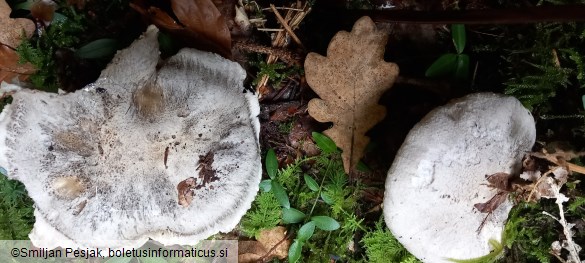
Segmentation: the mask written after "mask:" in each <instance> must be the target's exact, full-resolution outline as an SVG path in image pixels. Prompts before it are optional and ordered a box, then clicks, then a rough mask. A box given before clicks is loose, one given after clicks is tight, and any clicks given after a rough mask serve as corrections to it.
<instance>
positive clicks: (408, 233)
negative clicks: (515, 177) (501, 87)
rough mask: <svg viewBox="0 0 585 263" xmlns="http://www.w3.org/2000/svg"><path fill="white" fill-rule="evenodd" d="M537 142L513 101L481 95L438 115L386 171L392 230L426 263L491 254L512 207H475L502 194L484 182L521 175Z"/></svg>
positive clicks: (422, 123)
mask: <svg viewBox="0 0 585 263" xmlns="http://www.w3.org/2000/svg"><path fill="white" fill-rule="evenodd" d="M535 139H536V128H535V125H534V118H533V117H532V115H531V114H530V112H529V111H528V110H527V109H526V108H524V107H523V106H522V104H521V103H520V102H519V101H518V100H517V99H515V98H514V97H510V96H504V95H499V94H494V93H476V94H471V95H468V96H465V97H463V98H460V99H456V100H453V101H451V102H450V103H448V104H447V105H445V106H442V107H439V108H436V109H434V110H433V111H431V112H430V113H429V114H427V116H425V117H424V118H423V119H422V120H421V121H420V122H419V123H418V124H417V125H416V126H415V127H414V128H413V129H412V130H411V131H410V133H409V134H408V136H407V137H406V140H405V141H404V143H403V144H402V147H401V148H400V150H399V151H398V153H397V154H396V157H395V159H394V163H393V164H392V167H391V168H390V170H389V171H388V177H387V179H386V192H385V197H384V218H385V220H386V223H387V225H388V227H389V228H390V230H391V231H392V233H393V234H394V236H396V238H397V239H398V241H400V242H401V243H402V244H403V245H404V247H405V248H406V249H407V250H408V251H410V252H411V253H412V254H413V255H414V256H415V257H417V258H418V259H420V260H422V261H423V262H431V263H435V262H451V261H450V260H448V259H449V258H452V259H470V258H476V257H480V256H484V255H486V254H488V253H490V250H492V249H493V248H492V247H490V239H493V240H496V241H500V240H501V237H502V231H503V228H504V222H505V221H506V218H507V216H508V212H509V211H510V209H511V208H512V203H511V202H510V201H505V202H503V203H502V204H501V205H500V206H499V207H498V208H497V209H495V210H494V211H493V213H491V214H490V215H488V214H487V213H481V212H479V211H478V210H477V209H476V208H474V205H475V204H477V203H485V202H488V201H489V200H490V199H491V198H492V197H494V196H495V195H496V193H497V192H498V191H497V189H494V188H491V187H489V186H488V181H487V180H486V175H491V174H495V173H509V174H512V173H513V172H517V171H518V169H519V168H520V166H521V161H522V157H523V156H524V155H525V153H526V152H527V151H530V150H531V148H532V146H533V145H534V141H535ZM484 219H486V220H485V222H483V221H484ZM482 222H483V224H482Z"/></svg>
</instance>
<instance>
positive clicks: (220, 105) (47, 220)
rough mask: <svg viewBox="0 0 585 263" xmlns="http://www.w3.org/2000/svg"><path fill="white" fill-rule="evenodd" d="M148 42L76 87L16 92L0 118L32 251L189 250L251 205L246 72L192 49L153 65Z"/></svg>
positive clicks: (151, 35)
mask: <svg viewBox="0 0 585 263" xmlns="http://www.w3.org/2000/svg"><path fill="white" fill-rule="evenodd" d="M157 35H158V30H157V29H156V28H155V27H150V28H149V29H148V30H147V32H146V33H145V34H144V36H143V37H142V38H141V39H139V40H137V41H136V42H134V43H133V44H132V45H131V46H130V47H129V48H127V49H125V50H123V51H121V52H119V53H118V54H117V55H116V57H115V58H114V60H113V61H112V62H111V63H110V65H109V66H108V67H107V68H106V69H105V70H104V71H103V72H102V74H101V76H100V78H99V79H98V81H97V82H96V83H95V84H93V85H90V86H89V87H87V88H85V89H84V90H81V91H77V92H75V93H71V94H64V95H58V94H51V93H45V92H40V91H31V90H21V91H18V92H16V93H15V94H14V95H13V98H14V101H13V103H12V104H11V105H9V106H8V107H6V108H5V109H4V111H3V112H2V114H1V115H0V149H1V154H0V166H2V167H4V168H6V170H7V171H8V177H10V178H13V179H16V180H19V181H21V182H23V183H24V185H25V186H26V189H27V191H28V193H29V195H30V196H31V198H32V199H33V200H34V202H35V217H36V222H35V225H34V229H33V231H32V232H31V234H30V238H31V240H32V241H33V243H34V244H35V245H37V246H42V247H49V248H52V247H56V246H64V247H67V246H68V247H72V246H80V247H104V248H105V247H138V246H141V245H142V244H143V243H144V242H145V241H147V240H148V239H149V238H152V239H154V240H157V241H159V242H161V243H163V244H184V245H188V244H195V243H197V242H198V241H199V240H201V239H204V238H207V237H208V236H210V235H212V234H215V233H217V232H219V231H222V232H227V231H230V230H231V229H232V228H233V227H234V226H235V225H236V224H237V223H238V221H239V220H240V218H241V217H242V215H243V214H244V213H245V212H246V210H247V209H248V208H249V207H250V205H251V202H252V201H253V199H254V196H255V194H256V192H257V190H258V184H259V182H260V178H261V164H260V150H259V142H258V135H259V121H258V118H257V115H258V113H259V106H258V101H257V99H256V97H255V96H254V95H253V94H250V93H244V92H243V86H242V85H243V80H244V78H245V76H246V73H245V71H244V70H243V69H242V68H241V67H240V66H239V65H238V64H237V63H235V62H231V61H228V60H226V59H223V58H221V57H220V56H219V55H216V54H212V53H208V52H202V51H198V50H194V49H183V50H181V51H180V52H179V53H178V54H177V55H175V56H173V57H171V58H169V59H167V60H166V61H161V60H160V59H159V50H158V42H157Z"/></svg>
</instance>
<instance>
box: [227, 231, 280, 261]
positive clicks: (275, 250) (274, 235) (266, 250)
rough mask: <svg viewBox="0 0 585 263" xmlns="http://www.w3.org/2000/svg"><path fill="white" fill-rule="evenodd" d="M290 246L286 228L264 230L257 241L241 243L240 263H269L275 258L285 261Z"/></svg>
mask: <svg viewBox="0 0 585 263" xmlns="http://www.w3.org/2000/svg"><path fill="white" fill-rule="evenodd" d="M289 246H290V240H289V239H287V236H286V228H285V227H282V226H277V227H275V228H272V229H266V230H262V231H261V232H260V234H259V235H258V240H257V241H240V242H239V251H238V253H239V255H238V262H268V261H269V260H271V259H273V258H275V257H276V258H279V259H285V258H286V257H287V256H288V248H289Z"/></svg>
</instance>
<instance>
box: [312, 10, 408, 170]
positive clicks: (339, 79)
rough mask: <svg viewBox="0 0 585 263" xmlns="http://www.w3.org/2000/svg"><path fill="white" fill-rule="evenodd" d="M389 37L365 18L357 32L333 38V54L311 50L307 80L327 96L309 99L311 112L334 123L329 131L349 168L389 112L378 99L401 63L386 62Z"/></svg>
mask: <svg viewBox="0 0 585 263" xmlns="http://www.w3.org/2000/svg"><path fill="white" fill-rule="evenodd" d="M387 40H388V34H386V33H385V32H382V31H381V30H378V29H376V26H375V24H374V22H373V21H372V20H371V19H370V18H369V17H362V18H360V19H359V20H358V21H357V22H356V23H355V25H354V26H353V29H352V31H351V32H345V31H341V32H339V33H337V34H336V35H335V36H334V37H333V40H331V43H329V47H328V48H327V57H323V56H321V55H319V54H316V53H310V54H309V55H307V59H306V60H305V74H306V78H307V82H308V84H309V85H310V86H311V88H312V89H313V90H314V91H315V92H316V93H317V95H319V97H321V99H313V100H311V101H310V102H309V114H310V115H311V116H313V118H315V119H316V120H317V121H320V122H333V127H332V128H331V129H329V130H326V131H325V132H324V133H325V134H326V135H327V136H329V137H330V138H331V139H333V141H335V143H336V144H337V146H338V147H339V148H341V149H342V150H343V154H342V158H343V166H344V168H345V171H346V172H347V173H349V172H350V170H351V169H352V168H354V167H355V165H356V164H357V163H358V161H359V160H360V158H361V157H362V155H363V151H364V149H365V147H366V145H367V144H368V142H369V138H368V137H366V136H365V133H366V132H367V131H368V130H369V129H371V128H372V127H373V126H374V125H375V124H376V123H378V122H379V121H381V120H382V119H383V118H384V116H385V115H386V109H385V108H384V107H383V106H381V105H378V100H379V99H380V97H381V96H382V93H384V91H385V90H387V89H389V88H390V87H391V86H392V84H393V83H394V81H395V80H396V77H397V76H398V66H397V65H396V64H394V63H389V62H385V61H384V47H385V45H386V41H387Z"/></svg>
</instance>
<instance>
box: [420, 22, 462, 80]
mask: <svg viewBox="0 0 585 263" xmlns="http://www.w3.org/2000/svg"><path fill="white" fill-rule="evenodd" d="M451 38H452V40H453V45H454V46H455V51H456V52H457V53H446V54H443V55H442V56H440V57H439V58H438V59H437V60H435V62H433V64H431V66H430V67H429V68H428V69H427V71H426V72H425V76H427V77H439V76H444V75H448V74H451V75H452V76H453V77H454V79H455V80H457V81H463V80H466V79H467V78H468V75H469V56H468V55H467V54H463V50H464V49H465V44H466V41H467V37H466V34H465V26H464V25H461V24H454V25H451Z"/></svg>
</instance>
